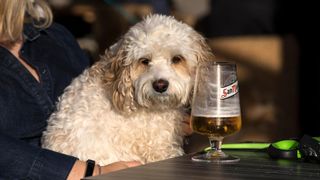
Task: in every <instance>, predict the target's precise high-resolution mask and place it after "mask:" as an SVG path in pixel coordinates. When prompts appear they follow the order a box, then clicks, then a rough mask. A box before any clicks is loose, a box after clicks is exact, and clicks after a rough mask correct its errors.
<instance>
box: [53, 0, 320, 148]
mask: <svg viewBox="0 0 320 180" xmlns="http://www.w3.org/2000/svg"><path fill="white" fill-rule="evenodd" d="M48 1H49V3H50V4H51V6H52V9H53V12H54V16H55V21H56V22H58V23H60V24H63V25H64V26H65V27H67V28H68V29H69V30H70V31H71V32H72V33H73V35H74V36H75V37H76V38H77V40H78V42H79V44H80V46H81V47H82V48H83V49H84V50H85V52H86V53H87V55H88V56H89V58H90V59H91V61H92V63H94V62H95V61H97V60H98V59H99V55H101V54H103V53H104V51H105V49H106V48H107V47H109V46H110V45H112V44H113V43H115V42H116V41H117V40H118V39H119V38H120V37H121V35H123V34H124V33H125V32H126V31H127V30H128V29H129V28H130V27H131V26H132V25H134V24H135V23H137V22H138V21H140V20H141V19H142V18H143V17H144V16H145V15H148V14H150V13H160V14H166V15H172V16H175V17H176V18H177V19H179V20H181V21H183V22H185V23H187V24H189V25H190V26H192V27H194V28H195V29H196V30H197V31H198V32H199V33H201V34H202V35H203V36H204V37H206V38H207V42H208V44H209V45H210V47H211V48H212V50H213V52H214V54H215V55H216V57H217V59H219V60H228V61H234V62H236V63H237V66H238V76H239V77H238V78H239V83H240V84H239V86H240V97H241V108H242V120H243V126H242V129H241V131H240V132H239V133H237V134H235V135H232V136H230V137H227V138H225V141H224V142H243V141H255V142H256V141H258V142H260V141H275V140H279V139H283V138H295V137H296V138H299V137H301V136H302V135H303V134H309V135H312V136H319V135H320V119H319V117H317V112H318V111H319V110H320V108H319V103H318V100H319V99H320V97H319V93H318V92H319V86H318V85H317V84H318V82H320V81H319V80H320V77H319V73H318V72H319V69H318V64H319V63H318V61H319V60H320V59H319V53H318V52H317V49H318V48H317V45H318V43H319V41H317V39H318V36H319V32H320V31H317V30H316V25H315V22H317V21H318V22H319V20H318V19H319V18H317V17H320V16H318V14H319V13H318V11H319V10H316V9H315V7H316V6H315V5H314V4H311V2H308V1H295V0H241V1H238V0H130V1H129V0H48ZM201 146H208V143H207V139H206V137H200V136H197V135H192V136H191V137H190V139H189V145H188V146H187V147H186V148H187V152H188V151H189V152H191V151H194V150H197V149H199V148H201Z"/></svg>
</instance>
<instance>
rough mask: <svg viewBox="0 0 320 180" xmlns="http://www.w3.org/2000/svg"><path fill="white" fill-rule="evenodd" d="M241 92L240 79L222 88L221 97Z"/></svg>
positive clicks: (225, 97)
mask: <svg viewBox="0 0 320 180" xmlns="http://www.w3.org/2000/svg"><path fill="white" fill-rule="evenodd" d="M238 92H239V87H238V81H236V82H234V83H232V84H230V85H229V86H226V87H223V88H220V93H219V94H220V99H221V100H222V99H227V98H229V97H231V96H234V95H235V94H237V93H238Z"/></svg>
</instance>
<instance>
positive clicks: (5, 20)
mask: <svg viewBox="0 0 320 180" xmlns="http://www.w3.org/2000/svg"><path fill="white" fill-rule="evenodd" d="M88 66H89V60H88V59H87V57H86V56H85V54H84V53H83V52H82V50H81V49H80V47H79V46H78V44H77V43H76V41H75V39H74V38H73V36H72V35H71V34H70V32H68V31H67V30H66V29H65V28H64V27H62V26H61V25H58V24H55V23H52V13H51V10H50V8H49V6H48V5H47V3H46V2H45V1H44V0H0V147H1V148H0V179H25V178H27V179H46V180H50V179H55V180H57V179H80V178H83V177H84V175H85V173H86V174H87V175H98V174H103V173H108V172H111V171H115V170H120V169H123V168H128V167H133V166H137V165H140V163H139V162H135V161H134V162H116V163H113V164H109V165H106V166H101V167H100V166H99V165H97V164H94V161H88V162H84V161H80V160H78V159H77V158H75V157H72V156H68V155H64V154H61V153H58V152H54V151H50V150H47V149H42V148H41V136H42V132H43V131H44V130H45V128H46V125H47V124H46V120H47V119H48V117H49V116H50V114H51V113H52V112H53V110H54V109H55V102H56V101H57V99H58V97H59V96H60V95H61V94H62V92H63V90H64V89H65V88H66V87H67V86H68V85H69V84H70V82H71V80H72V79H73V78H75V77H76V76H77V75H79V74H80V73H81V72H82V71H83V70H84V69H85V68H86V67H88ZM90 171H91V172H90Z"/></svg>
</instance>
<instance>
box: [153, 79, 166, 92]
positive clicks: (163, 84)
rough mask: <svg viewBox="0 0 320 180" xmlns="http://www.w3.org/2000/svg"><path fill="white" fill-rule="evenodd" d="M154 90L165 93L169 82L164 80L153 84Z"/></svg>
mask: <svg viewBox="0 0 320 180" xmlns="http://www.w3.org/2000/svg"><path fill="white" fill-rule="evenodd" d="M152 87H153V89H154V90H155V91H156V92H158V93H163V92H165V91H166V90H167V89H168V87H169V81H167V80H164V79H158V80H156V81H154V82H153V83H152Z"/></svg>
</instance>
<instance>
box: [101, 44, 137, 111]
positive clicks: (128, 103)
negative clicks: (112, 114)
mask: <svg viewBox="0 0 320 180" xmlns="http://www.w3.org/2000/svg"><path fill="white" fill-rule="evenodd" d="M125 49H126V48H125V43H124V41H123V40H120V41H119V42H118V43H117V44H115V45H114V46H112V47H111V48H110V49H109V51H107V52H106V54H105V59H106V60H107V61H108V64H107V66H106V71H105V76H104V84H105V86H106V87H105V88H106V90H107V91H108V92H109V93H110V92H111V93H110V94H109V96H112V103H113V106H114V107H115V109H117V110H118V111H120V112H125V113H130V112H132V111H134V110H135V109H136V108H135V106H136V105H135V101H134V89H133V84H132V80H131V76H130V71H131V69H132V61H130V60H128V59H127V51H126V50H125Z"/></svg>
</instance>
